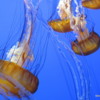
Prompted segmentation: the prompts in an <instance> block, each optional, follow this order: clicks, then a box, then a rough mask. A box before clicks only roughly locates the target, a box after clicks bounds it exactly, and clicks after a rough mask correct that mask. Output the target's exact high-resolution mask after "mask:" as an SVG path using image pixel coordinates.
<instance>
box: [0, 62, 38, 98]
mask: <svg viewBox="0 0 100 100" xmlns="http://www.w3.org/2000/svg"><path fill="white" fill-rule="evenodd" d="M37 87H38V79H37V77H36V76H34V75H33V74H32V73H30V72H29V71H28V70H25V69H24V68H22V67H21V66H19V65H18V64H16V63H13V62H9V61H5V60H0V93H1V94H2V93H3V95H6V96H17V97H19V98H20V97H23V96H28V95H29V92H30V93H34V92H35V91H36V90H37Z"/></svg>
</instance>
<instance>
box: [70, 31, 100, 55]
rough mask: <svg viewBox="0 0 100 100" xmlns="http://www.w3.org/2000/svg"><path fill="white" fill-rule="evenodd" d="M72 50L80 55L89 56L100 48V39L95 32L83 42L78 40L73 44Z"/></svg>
mask: <svg viewBox="0 0 100 100" xmlns="http://www.w3.org/2000/svg"><path fill="white" fill-rule="evenodd" d="M71 45H72V50H73V51H74V52H75V53H76V54H79V55H89V54H91V53H93V52H95V51H96V50H97V49H98V48H99V46H100V38H99V36H98V35H97V33H95V32H91V33H90V35H89V36H88V37H87V38H85V39H82V40H78V39H77V40H76V41H74V42H72V43H71Z"/></svg>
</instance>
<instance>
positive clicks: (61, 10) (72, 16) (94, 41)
mask: <svg viewBox="0 0 100 100" xmlns="http://www.w3.org/2000/svg"><path fill="white" fill-rule="evenodd" d="M74 2H75V6H76V8H75V9H74V8H73V6H72V3H73V1H72V0H60V1H59V3H58V6H57V9H58V15H59V16H60V21H59V20H57V21H56V20H55V21H54V20H53V21H50V22H49V25H50V26H51V27H52V28H53V30H56V31H58V32H70V31H73V33H75V34H76V40H75V41H73V42H72V43H71V45H72V50H73V51H74V52H75V53H76V54H79V55H89V54H91V53H93V52H95V51H96V50H97V49H98V48H99V46H100V38H99V36H98V35H97V33H96V32H94V31H93V30H91V31H90V30H89V29H88V27H87V24H90V23H89V22H88V23H87V21H86V17H85V14H84V8H83V7H82V4H81V3H80V4H78V3H77V2H76V0H74ZM81 2H83V1H81ZM72 9H74V11H73V10H72Z"/></svg>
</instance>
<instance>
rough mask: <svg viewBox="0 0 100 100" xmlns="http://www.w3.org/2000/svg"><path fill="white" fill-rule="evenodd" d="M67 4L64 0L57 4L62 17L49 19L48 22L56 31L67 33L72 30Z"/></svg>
mask: <svg viewBox="0 0 100 100" xmlns="http://www.w3.org/2000/svg"><path fill="white" fill-rule="evenodd" d="M66 7H67V4H66V3H65V2H64V3H63V2H62V1H60V3H59V4H58V6H57V9H59V11H58V14H59V16H60V19H56V20H52V21H49V22H48V24H49V25H50V26H51V28H52V29H53V30H54V31H57V32H60V33H65V32H70V31H72V28H71V27H70V19H69V18H68V14H67V11H66Z"/></svg>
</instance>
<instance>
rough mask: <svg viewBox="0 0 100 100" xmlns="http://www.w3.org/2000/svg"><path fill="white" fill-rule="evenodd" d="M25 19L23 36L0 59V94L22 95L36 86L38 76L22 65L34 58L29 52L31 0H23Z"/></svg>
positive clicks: (33, 89)
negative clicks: (4, 58) (5, 57)
mask: <svg viewBox="0 0 100 100" xmlns="http://www.w3.org/2000/svg"><path fill="white" fill-rule="evenodd" d="M24 9H25V20H24V28H23V31H22V35H23V38H22V39H21V41H19V42H17V43H16V45H14V46H13V47H12V48H11V49H10V50H9V51H8V52H7V59H9V60H0V94H2V95H4V96H16V97H19V98H21V97H24V96H28V95H29V94H30V93H34V92H35V91H36V90H37V87H38V78H37V77H36V76H35V75H33V74H32V73H31V72H29V71H28V70H26V69H24V68H23V66H24V64H25V62H26V61H27V60H30V61H31V60H32V61H33V60H34V57H33V54H31V55H30V54H29V52H30V51H31V50H30V46H29V43H30V38H31V35H32V32H33V31H32V30H33V13H32V9H33V8H32V2H31V0H24Z"/></svg>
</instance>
